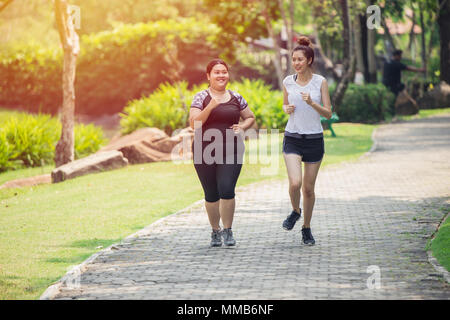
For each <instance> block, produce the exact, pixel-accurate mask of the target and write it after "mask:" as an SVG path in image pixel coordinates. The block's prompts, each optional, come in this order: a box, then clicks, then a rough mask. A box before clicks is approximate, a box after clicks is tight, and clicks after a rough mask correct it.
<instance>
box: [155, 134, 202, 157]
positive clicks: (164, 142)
mask: <svg viewBox="0 0 450 320" xmlns="http://www.w3.org/2000/svg"><path fill="white" fill-rule="evenodd" d="M193 139H194V130H193V129H192V128H190V127H187V128H184V129H182V130H180V131H179V132H177V134H176V135H174V136H172V137H167V138H164V139H161V140H160V141H157V142H156V143H154V147H155V148H156V149H157V150H159V151H161V152H166V153H170V154H172V153H173V155H172V156H173V157H174V160H175V158H184V159H185V158H186V157H188V158H189V157H190V156H189V155H192V152H191V151H192V150H191V145H192V140H193ZM175 147H176V148H175Z"/></svg>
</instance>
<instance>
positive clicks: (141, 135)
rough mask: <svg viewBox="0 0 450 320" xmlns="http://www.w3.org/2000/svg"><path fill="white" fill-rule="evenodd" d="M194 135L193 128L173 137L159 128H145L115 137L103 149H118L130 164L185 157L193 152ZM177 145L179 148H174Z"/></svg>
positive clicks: (181, 131)
mask: <svg viewBox="0 0 450 320" xmlns="http://www.w3.org/2000/svg"><path fill="white" fill-rule="evenodd" d="M193 136H194V130H192V129H191V128H185V129H183V130H180V131H179V133H178V134H177V135H175V136H173V137H169V136H168V135H167V134H166V133H165V132H164V131H162V130H160V129H157V128H143V129H139V130H136V131H135V132H133V133H131V134H129V135H126V136H122V137H118V138H116V139H114V140H113V141H111V142H110V143H109V144H108V145H107V146H106V147H104V148H102V149H101V151H108V150H118V151H120V152H122V153H123V155H124V157H125V158H127V159H128V162H129V163H130V164H137V163H146V162H158V161H170V160H175V159H180V158H183V159H185V158H184V157H186V154H188V156H189V153H190V152H191V143H190V141H191V139H192V137H193ZM183 139H184V140H183ZM182 142H187V143H184V144H183V143H182ZM177 145H178V146H177ZM176 146H177V148H176V149H174V148H175V147H176ZM172 151H174V157H172Z"/></svg>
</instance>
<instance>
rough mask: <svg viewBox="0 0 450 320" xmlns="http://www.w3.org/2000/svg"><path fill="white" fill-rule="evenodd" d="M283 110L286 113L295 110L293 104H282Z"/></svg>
mask: <svg viewBox="0 0 450 320" xmlns="http://www.w3.org/2000/svg"><path fill="white" fill-rule="evenodd" d="M283 110H284V112H286V113H287V114H291V113H292V112H294V110H295V106H294V105H293V104H285V105H284V106H283Z"/></svg>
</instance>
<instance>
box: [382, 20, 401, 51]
mask: <svg viewBox="0 0 450 320" xmlns="http://www.w3.org/2000/svg"><path fill="white" fill-rule="evenodd" d="M380 22H381V26H382V27H383V30H384V35H385V36H386V40H387V41H388V43H389V46H390V47H391V48H392V50H395V49H397V47H396V43H395V40H394V38H393V37H392V35H391V31H390V30H389V27H388V26H387V24H386V20H385V19H384V14H382V15H381V21H380ZM389 50H390V49H389ZM389 50H388V51H389ZM391 54H392V52H389V55H391Z"/></svg>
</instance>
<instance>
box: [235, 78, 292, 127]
mask: <svg viewBox="0 0 450 320" xmlns="http://www.w3.org/2000/svg"><path fill="white" fill-rule="evenodd" d="M230 89H231V90H235V91H237V92H239V93H240V94H241V95H242V96H243V97H244V99H245V100H247V102H248V105H249V107H250V109H251V110H252V111H253V113H254V114H255V120H256V125H257V126H258V128H265V129H275V128H278V129H284V127H285V126H286V123H287V121H288V119H289V116H288V115H287V114H286V113H284V112H283V109H282V106H283V94H282V92H281V91H275V90H272V87H270V86H269V85H267V84H265V83H264V82H263V81H262V80H249V79H243V80H242V81H241V82H233V83H231V85H230Z"/></svg>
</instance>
